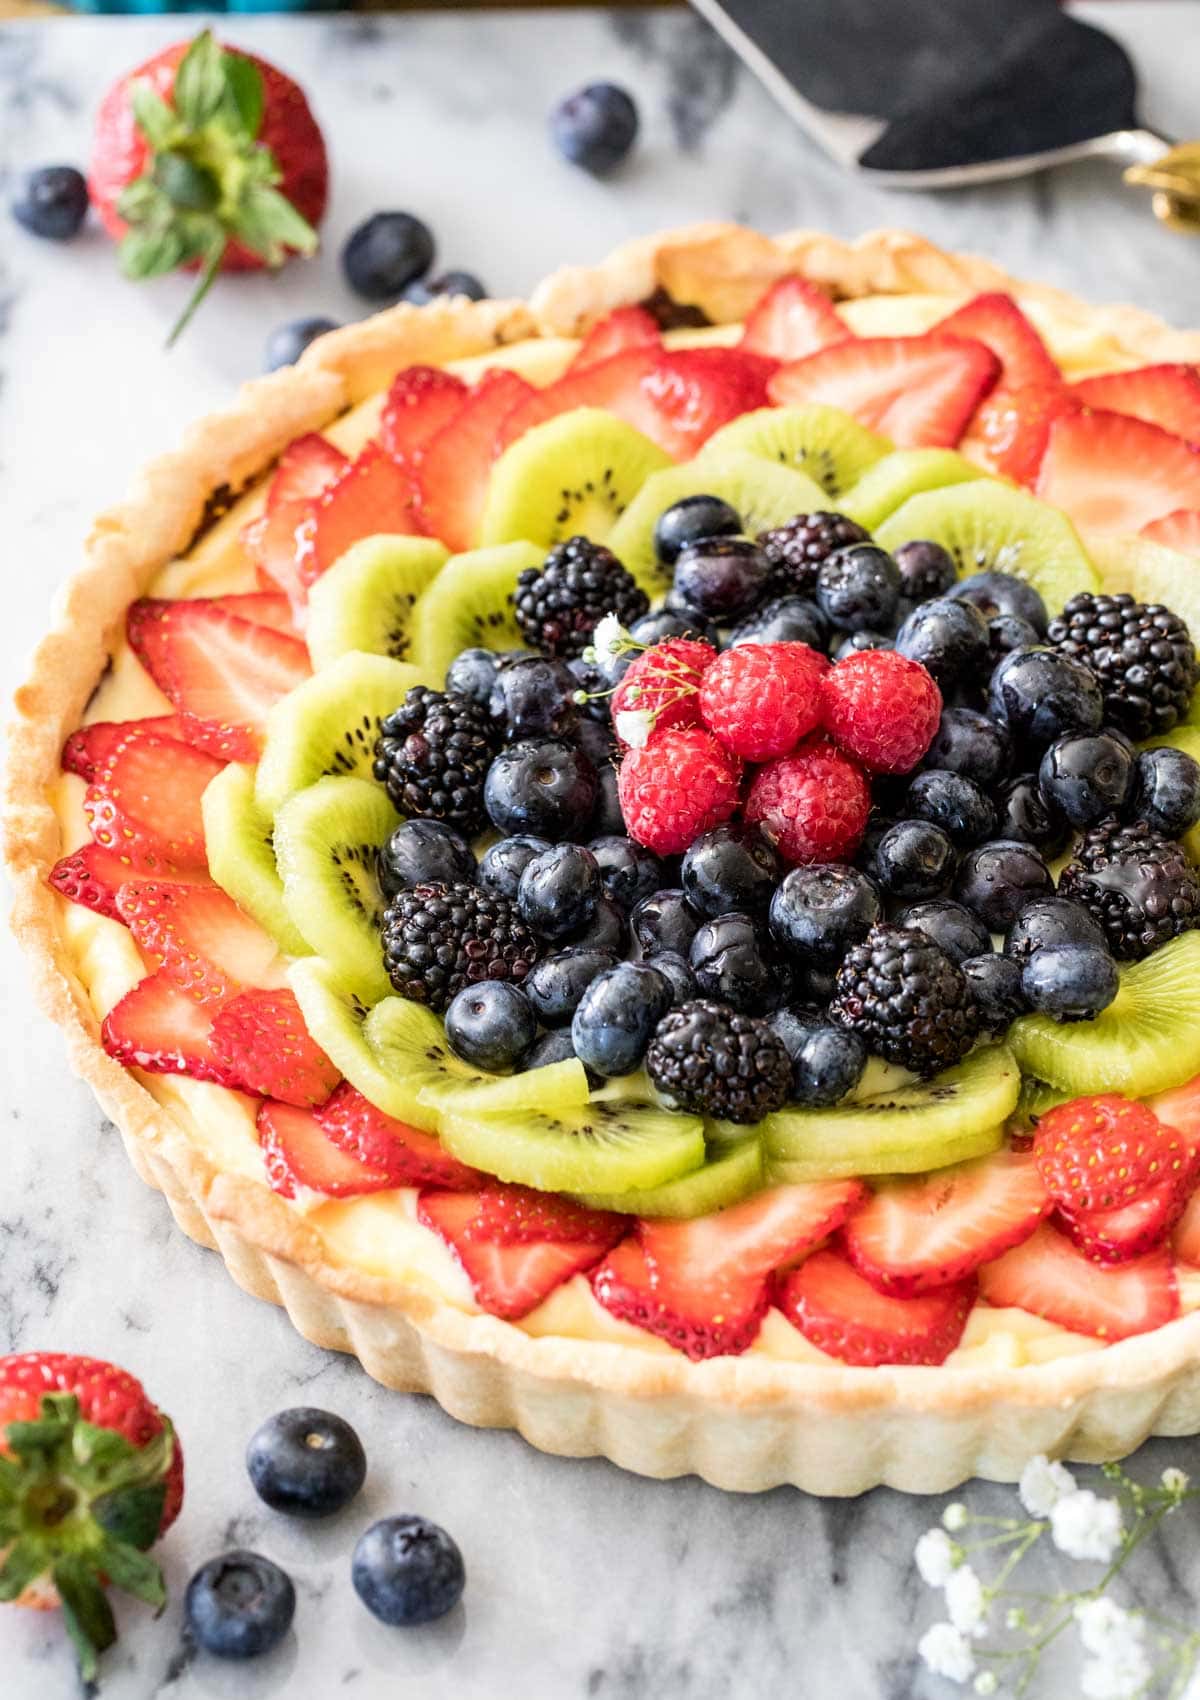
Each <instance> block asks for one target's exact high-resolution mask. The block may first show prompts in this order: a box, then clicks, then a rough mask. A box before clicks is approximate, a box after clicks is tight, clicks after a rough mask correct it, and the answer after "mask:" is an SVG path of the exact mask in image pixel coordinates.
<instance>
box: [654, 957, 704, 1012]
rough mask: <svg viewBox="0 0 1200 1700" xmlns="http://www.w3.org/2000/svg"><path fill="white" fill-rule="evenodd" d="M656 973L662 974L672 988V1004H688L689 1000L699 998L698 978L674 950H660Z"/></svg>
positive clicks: (655, 968) (655, 960)
mask: <svg viewBox="0 0 1200 1700" xmlns="http://www.w3.org/2000/svg"><path fill="white" fill-rule="evenodd" d="M653 966H654V972H655V973H656V974H661V975H662V977H663V979H664V980H665V981H666V982H667V984H668V986H670V988H671V1003H672V1004H673V1005H674V1004H681V1003H687V1002H688V1001H689V999H691V998H694V997H698V996H699V992H698V990H697V987H696V976H695V975H694V974H693V973H692V970H691V967H690V965H689V963H688V962H687V960H686V959H685V958H684V957H682V956H679V955H677V954H676V952H675V951H673V950H660V951H659V953H658V955H657V956H656V957H655V958H654V964H653Z"/></svg>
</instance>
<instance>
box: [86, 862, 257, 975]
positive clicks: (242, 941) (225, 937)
mask: <svg viewBox="0 0 1200 1700" xmlns="http://www.w3.org/2000/svg"><path fill="white" fill-rule="evenodd" d="M116 908H117V911H118V913H119V914H120V917H121V919H122V920H123V921H124V922H125V925H126V926H127V927H128V928H129V930H130V932H131V933H132V934H133V936H134V938H135V940H136V941H137V943H138V944H139V945H140V946H141V948H142V950H143V951H144V952H145V953H146V955H147V956H149V957H151V958H152V959H156V960H157V962H158V964H159V966H160V968H161V970H162V972H163V973H164V974H166V975H167V976H168V977H169V978H170V979H172V980H174V981H175V982H176V984H177V985H179V986H182V988H183V989H184V990H185V991H186V992H188V993H190V995H191V996H192V997H193V998H194V999H195V1000H196V1002H197V1003H200V1004H220V1003H224V1002H225V1001H226V1000H227V999H228V998H230V997H232V996H234V995H235V993H237V992H239V991H240V990H242V989H243V988H244V987H246V986H258V987H275V988H278V987H280V986H282V985H283V984H284V980H283V969H284V963H283V960H282V958H281V957H280V955H279V951H278V947H277V946H276V944H275V941H274V939H272V938H271V937H270V936H269V935H268V934H267V933H265V932H264V931H263V930H262V928H261V927H260V926H259V925H258V924H257V922H255V921H252V920H251V919H250V917H249V916H248V915H246V914H244V913H243V912H242V910H240V909H239V908H238V906H237V904H236V903H235V902H234V901H233V899H232V898H231V897H227V896H226V895H225V893H224V892H223V891H220V890H218V889H217V887H216V886H215V885H177V884H171V883H168V882H165V881H161V880H129V881H127V882H126V883H125V884H123V885H122V886H121V887H120V889H119V890H118V892H117V899H116Z"/></svg>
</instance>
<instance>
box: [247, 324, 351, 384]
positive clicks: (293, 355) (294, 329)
mask: <svg viewBox="0 0 1200 1700" xmlns="http://www.w3.org/2000/svg"><path fill="white" fill-rule="evenodd" d="M337 328H338V323H337V320H336V319H323V318H320V317H316V318H310V319H289V320H288V322H287V323H286V324H284V325H276V327H275V329H274V330H273V331H272V332H271V334H270V336H269V337H268V338H267V345H266V347H265V348H264V350H263V371H264V372H278V370H279V368H280V367H281V366H294V365H295V364H296V362H297V360H299V358H300V356H301V355H302V354H303V353H304V350H305V349H306V348H307V347H308V346H309V345H310V343H314V342H316V340H317V338H318V337H319V336H326V335H328V333H329V332H330V331H336V330H337Z"/></svg>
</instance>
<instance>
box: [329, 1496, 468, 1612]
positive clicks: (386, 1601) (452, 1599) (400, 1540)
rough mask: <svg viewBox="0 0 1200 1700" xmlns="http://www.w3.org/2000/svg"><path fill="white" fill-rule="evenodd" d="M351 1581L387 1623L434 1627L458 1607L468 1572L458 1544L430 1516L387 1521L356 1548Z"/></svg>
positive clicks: (370, 1608) (370, 1531) (374, 1527)
mask: <svg viewBox="0 0 1200 1700" xmlns="http://www.w3.org/2000/svg"><path fill="white" fill-rule="evenodd" d="M350 1578H351V1581H352V1582H353V1584H354V1591H355V1593H356V1594H357V1595H358V1597H359V1599H360V1600H361V1601H362V1603H363V1604H364V1605H365V1606H366V1608H367V1610H368V1611H369V1612H371V1613H373V1615H374V1616H375V1617H377V1618H379V1619H380V1620H381V1621H382V1622H383V1623H388V1624H392V1625H394V1626H396V1627H407V1626H409V1625H412V1624H416V1623H432V1622H433V1621H434V1619H435V1618H439V1617H444V1616H445V1615H446V1613H447V1612H448V1611H451V1610H453V1608H454V1607H455V1606H456V1605H457V1604H458V1602H459V1600H460V1599H461V1598H462V1592H463V1588H464V1587H465V1585H466V1579H467V1578H466V1569H465V1567H464V1565H463V1557H462V1553H461V1552H460V1551H459V1549H458V1546H457V1543H456V1542H455V1541H453V1540H452V1539H451V1538H450V1536H449V1535H448V1534H447V1533H446V1531H445V1529H443V1528H440V1527H439V1526H438V1524H436V1523H431V1522H430V1521H429V1519H428V1518H427V1517H384V1518H382V1519H381V1520H380V1521H379V1522H378V1523H372V1525H371V1527H370V1528H369V1529H368V1530H367V1531H366V1533H365V1534H363V1535H361V1536H360V1537H359V1540H358V1544H357V1545H356V1547H355V1548H354V1557H353V1559H352V1561H351V1567H350Z"/></svg>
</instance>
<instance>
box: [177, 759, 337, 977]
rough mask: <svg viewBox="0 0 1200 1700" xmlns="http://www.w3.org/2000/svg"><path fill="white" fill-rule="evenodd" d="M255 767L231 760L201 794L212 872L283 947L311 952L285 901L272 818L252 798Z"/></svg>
mask: <svg viewBox="0 0 1200 1700" xmlns="http://www.w3.org/2000/svg"><path fill="white" fill-rule="evenodd" d="M254 772H255V770H254V768H252V767H247V766H245V765H243V764H242V763H241V762H230V763H229V765H228V767H223V768H222V769H221V771H220V773H218V774H217V776H216V778H215V779H214V780H213V781H212V784H211V785H209V787H208V789H207V790H206V791H205V793H204V795H203V797H202V798H201V799H200V809H201V813H202V815H203V817H204V844H205V849H206V851H207V853H208V871H209V873H210V874H211V875H212V877H213V879H215V880H216V882H217V884H218V885H219V886H220V887H221V889H222V891H225V892H228V894H229V896H230V897H232V898H233V901H234V902H235V903H236V904H237V905H238V907H239V908H240V909H244V910H245V911H246V913H247V915H251V916H253V918H254V919H255V920H256V921H257V922H258V924H259V926H260V927H265V928H266V930H267V932H269V933H270V935H271V937H272V938H273V939H274V940H275V943H276V944H277V945H278V946H279V948H280V950H284V951H286V952H287V954H288V955H289V956H307V955H308V952H309V950H310V949H311V946H310V945H309V943H308V940H307V939H306V938H305V937H304V935H303V933H302V932H300V930H299V928H298V927H297V926H296V925H295V923H294V922H293V920H292V918H291V916H290V915H289V914H288V909H287V904H286V903H285V902H284V900H283V881H282V880H281V879H280V877H279V869H278V868H277V866H276V864H275V846H274V843H273V841H272V835H271V823H270V821H269V820H268V819H267V818H266V817H265V816H264V815H263V813H262V811H261V810H260V809H259V806H258V804H257V802H256V801H255V797H254Z"/></svg>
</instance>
